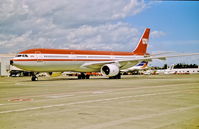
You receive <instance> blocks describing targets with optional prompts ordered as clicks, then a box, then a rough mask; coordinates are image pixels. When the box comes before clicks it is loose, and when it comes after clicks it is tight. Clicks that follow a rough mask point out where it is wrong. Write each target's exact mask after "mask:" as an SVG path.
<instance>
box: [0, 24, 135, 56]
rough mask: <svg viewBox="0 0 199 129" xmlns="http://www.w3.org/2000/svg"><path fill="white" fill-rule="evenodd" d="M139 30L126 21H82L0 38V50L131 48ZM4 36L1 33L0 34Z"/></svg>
mask: <svg viewBox="0 0 199 129" xmlns="http://www.w3.org/2000/svg"><path fill="white" fill-rule="evenodd" d="M137 35H138V30H137V29H136V28H133V27H132V26H131V25H129V24H127V23H121V22H118V23H115V24H103V25H98V26H90V25H82V26H80V27H78V28H70V29H62V28H54V29H52V30H51V31H49V30H48V29H44V30H43V31H42V32H39V33H33V32H32V31H29V32H26V33H24V34H22V35H20V36H14V35H10V36H9V37H10V38H8V39H5V38H4V40H3V41H0V46H1V47H0V51H1V52H4V50H8V51H10V52H14V51H16V50H17V51H21V50H24V49H28V48H33V47H37V48H38V47H39V48H41V47H42V48H43V47H45V48H65V49H89V50H132V49H133V48H134V47H135V46H136V44H137V43H136V41H137V40H138V39H137ZM1 37H2V38H3V37H4V36H3V35H2V36H1V35H0V38H1Z"/></svg>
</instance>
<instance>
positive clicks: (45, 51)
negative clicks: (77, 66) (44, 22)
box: [19, 48, 140, 56]
mask: <svg viewBox="0 0 199 129" xmlns="http://www.w3.org/2000/svg"><path fill="white" fill-rule="evenodd" d="M19 54H79V55H120V56H129V55H135V54H136V55H140V54H137V53H133V52H119V51H117V52H116V51H90V50H67V49H43V48H38V49H29V50H25V51H22V52H20V53H19Z"/></svg>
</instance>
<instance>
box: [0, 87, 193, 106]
mask: <svg viewBox="0 0 199 129" xmlns="http://www.w3.org/2000/svg"><path fill="white" fill-rule="evenodd" d="M134 89H135V88H134ZM188 89H192V88H188ZM188 89H186V90H188ZM165 91H167V92H168V91H171V90H163V92H165ZM172 91H173V90H172ZM161 92H162V91H161ZM89 93H92V94H89V95H79V96H78V95H74V94H65V95H64V94H63V95H60V94H56V95H53V96H45V98H47V99H45V100H37V101H35V100H34V102H46V101H51V100H55V99H64V98H65V97H75V98H79V97H91V96H98V95H101V94H112V93H116V92H111V91H110V90H109V91H105V90H103V91H96V92H89ZM18 99H20V98H18ZM32 100H33V99H32ZM22 102H23V103H24V102H25V101H20V102H15V103H5V104H0V106H5V105H16V104H23V103H22Z"/></svg>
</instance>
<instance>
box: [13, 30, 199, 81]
mask: <svg viewBox="0 0 199 129" xmlns="http://www.w3.org/2000/svg"><path fill="white" fill-rule="evenodd" d="M149 34H150V28H146V29H145V31H144V33H143V35H142V36H141V39H140V40H139V42H138V44H137V46H136V48H135V49H134V50H133V51H131V52H121V51H93V50H68V49H44V48H36V49H29V50H25V51H22V52H19V53H18V54H17V55H16V57H14V58H13V59H12V60H11V61H10V64H11V65H14V66H16V67H18V68H20V69H23V70H25V71H31V72H32V78H31V80H32V81H36V80H38V77H37V74H38V73H39V72H67V71H69V72H80V73H81V74H80V75H78V79H89V75H86V74H85V73H87V72H101V73H102V75H103V76H107V77H109V78H110V79H120V78H121V73H120V71H121V70H123V69H128V68H130V67H132V66H135V65H136V64H138V63H139V62H141V61H147V62H148V61H152V59H160V60H165V59H166V58H168V57H178V56H189V55H198V54H199V53H192V54H184V55H183V54H182V55H173V56H150V54H149V53H147V46H148V41H149Z"/></svg>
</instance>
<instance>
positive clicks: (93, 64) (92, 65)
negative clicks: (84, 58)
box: [82, 53, 199, 69]
mask: <svg viewBox="0 0 199 129" xmlns="http://www.w3.org/2000/svg"><path fill="white" fill-rule="evenodd" d="M193 55H199V53H191V54H178V55H169V56H150V57H142V58H135V59H123V60H113V61H104V62H101V61H100V62H90V63H85V64H83V65H82V67H88V68H93V69H99V68H101V67H102V66H103V65H105V64H112V63H115V64H116V65H117V66H118V67H122V66H124V65H126V64H128V63H131V64H137V63H138V62H140V61H152V60H153V59H159V60H166V58H172V57H181V56H193ZM131 67H132V66H131Z"/></svg>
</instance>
